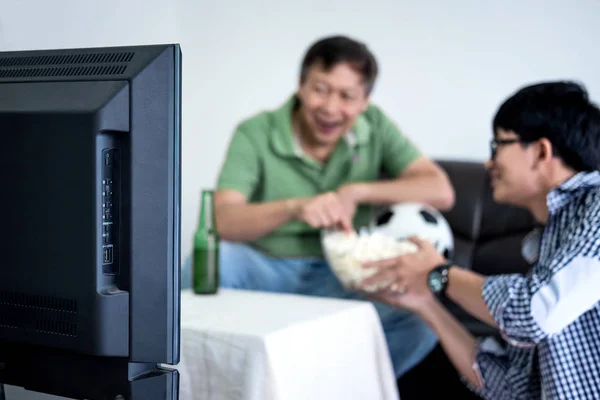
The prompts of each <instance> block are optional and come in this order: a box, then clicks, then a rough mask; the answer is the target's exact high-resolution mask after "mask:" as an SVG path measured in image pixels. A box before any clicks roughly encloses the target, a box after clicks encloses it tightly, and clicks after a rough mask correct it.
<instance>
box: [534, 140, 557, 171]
mask: <svg viewBox="0 0 600 400" xmlns="http://www.w3.org/2000/svg"><path fill="white" fill-rule="evenodd" d="M531 145H533V146H535V152H536V153H535V165H536V166H540V165H543V164H546V163H548V162H550V161H551V160H552V158H553V149H554V148H553V146H552V143H551V142H550V141H549V140H548V139H547V138H541V139H540V140H538V141H537V142H535V143H532V144H531Z"/></svg>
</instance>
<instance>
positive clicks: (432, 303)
mask: <svg viewBox="0 0 600 400" xmlns="http://www.w3.org/2000/svg"><path fill="white" fill-rule="evenodd" d="M420 309H421V311H420V312H419V315H420V316H421V318H423V320H424V321H425V322H426V323H427V324H428V325H429V326H430V327H431V329H433V331H434V332H435V333H436V335H437V336H438V338H439V339H440V344H441V345H442V348H443V349H444V352H445V353H446V355H447V356H448V358H449V359H450V361H451V362H452V364H453V365H454V368H456V369H457V371H458V372H459V373H460V375H461V376H462V377H463V378H464V379H465V380H466V381H467V382H468V383H469V384H470V385H471V386H472V387H473V388H474V389H476V390H481V389H483V382H482V380H481V377H480V376H479V373H478V372H477V371H476V370H475V368H474V366H475V358H476V355H477V345H478V343H477V340H476V339H475V338H474V337H473V335H471V334H470V333H469V331H467V330H466V329H465V328H464V327H463V326H462V325H461V324H460V323H459V322H458V321H457V320H456V318H455V317H454V316H453V315H452V314H450V312H448V310H446V308H445V307H444V306H443V305H442V304H440V302H439V301H437V299H435V298H432V299H431V300H429V301H428V302H427V303H426V304H424V305H423V306H422V307H420Z"/></svg>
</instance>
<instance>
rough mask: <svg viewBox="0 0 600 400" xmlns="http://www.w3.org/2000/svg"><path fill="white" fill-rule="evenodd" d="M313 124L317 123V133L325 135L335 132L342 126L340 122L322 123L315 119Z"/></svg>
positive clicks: (322, 121)
mask: <svg viewBox="0 0 600 400" xmlns="http://www.w3.org/2000/svg"><path fill="white" fill-rule="evenodd" d="M315 122H316V123H317V127H318V128H319V131H320V132H322V133H326V134H329V133H332V132H334V131H336V130H337V129H339V128H340V127H341V126H342V124H343V123H342V122H341V121H324V120H322V119H318V118H316V119H315Z"/></svg>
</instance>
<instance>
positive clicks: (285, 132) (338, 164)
mask: <svg viewBox="0 0 600 400" xmlns="http://www.w3.org/2000/svg"><path fill="white" fill-rule="evenodd" d="M294 104H295V97H293V96H292V98H291V99H289V100H288V101H287V102H286V103H285V104H284V105H283V106H282V107H281V108H279V109H276V110H273V111H265V112H262V113H260V114H258V115H256V116H254V117H252V118H250V119H248V120H246V121H243V122H242V123H241V124H239V125H238V127H237V129H236V132H235V134H234V135H233V138H232V140H231V142H230V144H229V148H228V150H227V154H226V158H225V161H224V163H223V166H222V168H221V171H220V174H219V178H218V183H217V190H221V189H233V190H236V191H238V192H241V193H243V194H244V195H245V196H246V197H247V198H248V201H249V202H251V203H262V202H269V201H276V200H283V199H289V198H293V197H312V196H316V195H318V194H321V193H325V192H328V191H334V190H336V189H338V188H339V187H340V186H342V185H343V184H346V183H351V182H370V181H376V180H378V179H379V177H380V176H381V174H382V173H385V174H387V175H388V176H394V177H395V176H397V175H398V174H399V173H400V172H402V170H403V169H404V168H406V167H407V166H408V165H409V164H410V163H411V162H412V161H414V160H415V159H416V158H417V157H418V156H419V155H420V153H419V151H418V149H417V148H416V147H415V146H414V145H413V144H412V143H411V142H410V141H409V140H408V139H407V138H406V137H405V136H404V135H403V134H402V133H401V132H400V130H399V129H398V128H397V127H396V126H395V125H394V123H393V122H392V121H390V119H388V118H387V117H386V116H385V115H384V114H383V112H382V111H381V110H380V109H379V108H378V107H376V106H374V105H370V106H369V107H368V109H367V110H365V111H364V112H363V113H362V114H361V115H360V116H359V117H358V118H357V120H356V123H355V125H354V127H353V129H352V131H351V132H349V133H348V134H347V135H346V136H345V137H344V139H343V140H340V141H339V143H338V145H337V147H336V148H335V150H334V151H333V153H332V155H331V156H330V158H329V160H328V161H327V162H326V163H325V164H321V163H320V162H318V161H315V160H314V159H311V158H309V157H308V156H306V155H304V154H303V152H302V151H301V149H300V147H299V146H298V145H297V144H296V143H297V142H296V140H295V137H294V135H293V133H292V112H293V107H294ZM371 214H372V210H371V207H370V206H368V205H361V206H359V207H358V209H357V212H356V215H355V217H354V227H355V228H357V229H358V228H360V227H363V226H368V225H369V222H370V219H371ZM251 244H252V245H253V246H254V247H256V248H258V249H259V250H261V251H263V252H265V253H267V254H270V255H272V256H275V257H312V256H316V257H322V255H323V252H322V249H321V245H320V232H319V230H318V229H315V228H312V227H311V226H309V225H308V224H305V223H302V222H299V221H291V222H289V223H287V224H285V225H283V226H281V227H280V228H278V229H277V230H275V231H274V232H272V233H270V234H268V235H266V236H264V237H262V238H260V239H258V240H256V241H254V242H252V243H251Z"/></svg>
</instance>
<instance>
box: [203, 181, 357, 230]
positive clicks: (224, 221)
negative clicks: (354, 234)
mask: <svg viewBox="0 0 600 400" xmlns="http://www.w3.org/2000/svg"><path fill="white" fill-rule="evenodd" d="M215 220H216V225H217V231H218V232H219V235H220V236H221V238H223V239H225V240H231V241H238V242H246V241H252V240H255V239H258V238H260V237H262V236H265V235H267V234H269V233H271V232H272V231H274V230H275V229H277V228H279V227H280V226H281V225H283V224H285V223H287V222H289V221H291V220H298V221H301V222H304V223H306V224H308V225H310V226H312V227H313V228H321V227H322V228H331V227H336V228H340V229H343V230H346V231H350V230H352V215H351V214H350V213H349V212H348V211H347V210H346V209H344V207H343V205H342V203H341V200H340V198H339V196H338V195H337V194H336V193H333V192H328V193H323V194H320V195H318V196H314V197H306V198H304V197H298V198H290V199H285V200H279V201H271V202H264V203H259V204H248V202H247V200H246V197H245V196H244V195H243V194H242V193H240V192H237V191H235V190H219V191H217V193H216V194H215Z"/></svg>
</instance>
